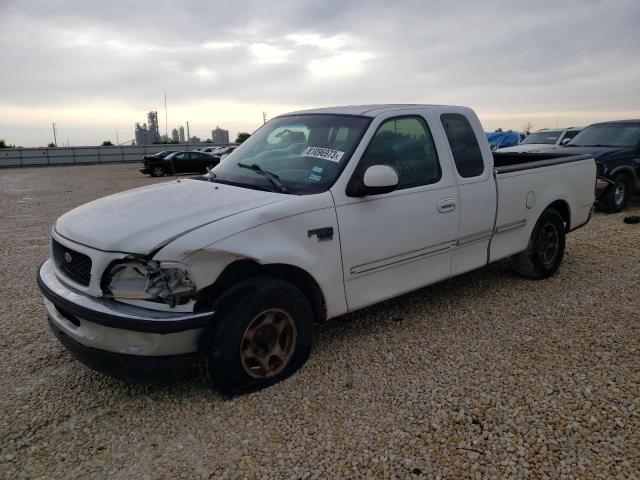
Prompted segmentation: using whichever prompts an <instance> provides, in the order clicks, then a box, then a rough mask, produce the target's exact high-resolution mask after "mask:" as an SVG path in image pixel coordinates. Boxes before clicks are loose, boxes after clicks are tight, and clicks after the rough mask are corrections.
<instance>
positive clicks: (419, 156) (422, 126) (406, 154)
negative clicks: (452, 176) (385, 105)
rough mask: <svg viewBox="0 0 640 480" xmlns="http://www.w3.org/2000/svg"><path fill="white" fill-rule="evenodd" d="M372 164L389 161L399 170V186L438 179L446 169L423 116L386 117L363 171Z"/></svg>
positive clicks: (410, 185) (421, 183)
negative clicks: (387, 118) (443, 169)
mask: <svg viewBox="0 0 640 480" xmlns="http://www.w3.org/2000/svg"><path fill="white" fill-rule="evenodd" d="M372 165H389V166H390V167H393V168H394V169H395V170H396V172H398V179H399V182H398V188H399V189H400V188H410V187H416V186H419V185H427V184H430V183H436V182H437V181H438V180H440V178H441V176H442V173H441V170H440V162H439V161H438V154H437V153H436V148H435V145H434V143H433V138H432V136H431V132H430V131H429V127H428V126H427V124H426V123H425V121H424V120H423V119H422V118H420V117H415V116H411V117H399V118H392V119H389V120H387V121H385V122H384V123H383V124H382V125H380V127H379V128H378V130H377V131H376V133H375V135H374V136H373V138H372V139H371V142H370V143H369V146H368V147H367V150H366V151H365V153H364V155H363V156H362V159H361V160H360V165H359V170H360V172H361V173H364V171H365V170H366V169H367V168H368V167H370V166H372Z"/></svg>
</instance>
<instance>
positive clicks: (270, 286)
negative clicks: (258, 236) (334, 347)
mask: <svg viewBox="0 0 640 480" xmlns="http://www.w3.org/2000/svg"><path fill="white" fill-rule="evenodd" d="M234 290H235V291H236V292H238V293H237V294H235V295H230V296H229V297H228V298H227V300H226V301H223V302H222V305H220V306H219V308H218V309H217V310H218V314H217V315H216V319H215V320H214V325H213V326H212V327H211V329H210V330H209V331H208V332H207V333H205V336H204V339H203V341H202V343H201V347H200V351H199V358H200V361H199V363H200V371H201V373H202V376H203V378H204V379H205V381H207V382H208V383H209V384H210V385H211V386H212V387H214V388H217V389H219V390H221V391H222V392H223V393H225V394H239V393H245V392H250V391H254V390H258V389H261V388H264V387H267V386H269V385H272V384H274V383H276V382H278V381H280V380H283V379H284V378H286V377H288V376H289V375H291V374H292V373H294V372H295V371H296V370H297V369H298V368H299V367H300V366H302V364H304V362H305V361H306V360H307V358H308V357H309V353H310V351H311V345H312V341H313V314H312V312H311V307H310V306H309V303H308V301H307V299H306V297H305V296H304V295H303V293H302V292H301V291H300V290H299V289H298V288H296V287H295V286H293V285H292V284H290V283H288V282H285V281H282V280H278V279H274V278H257V279H252V280H249V281H246V282H243V284H242V285H238V286H236V288H235V289H234Z"/></svg>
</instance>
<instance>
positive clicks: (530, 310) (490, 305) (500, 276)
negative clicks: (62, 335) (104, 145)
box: [0, 165, 640, 478]
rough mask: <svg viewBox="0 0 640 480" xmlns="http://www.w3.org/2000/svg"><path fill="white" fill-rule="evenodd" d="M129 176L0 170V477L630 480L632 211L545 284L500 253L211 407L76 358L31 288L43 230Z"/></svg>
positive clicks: (321, 340)
mask: <svg viewBox="0 0 640 480" xmlns="http://www.w3.org/2000/svg"><path fill="white" fill-rule="evenodd" d="M137 167H138V166H137V165H103V166H78V167H64V168H55V167H52V168H33V169H15V170H0V212H1V217H0V284H1V290H0V291H1V295H2V309H1V310H0V325H1V326H2V328H1V329H0V477H2V478H44V477H46V478H62V477H65V478H73V477H82V478H105V477H110V478H161V477H164V478H238V477H249V478H338V477H360V476H363V477H370V478H412V477H414V478H418V477H422V478H440V477H442V478H457V477H471V478H474V477H475V478H479V477H486V476H489V477H518V478H521V477H537V478H540V477H543V478H544V477H551V478H560V477H565V478H571V477H582V478H594V477H600V478H605V477H606V478H611V477H617V478H639V477H640V360H639V359H638V355H639V353H640V296H639V295H640V225H626V224H624V223H623V222H622V218H623V217H624V215H625V214H626V215H629V214H635V215H640V202H639V201H638V200H635V201H634V204H633V205H632V206H631V208H629V209H627V211H626V212H624V213H623V214H618V215H603V214H597V215H596V216H595V218H594V219H593V221H592V222H591V223H590V224H589V225H587V226H586V227H584V228H582V229H580V230H578V231H576V232H574V233H572V234H571V235H570V236H569V239H568V245H567V254H566V257H565V262H564V264H563V266H562V267H561V269H560V271H559V272H558V274H557V275H556V276H554V277H553V278H551V279H548V280H544V281H531V280H525V279H522V278H520V277H518V276H516V275H515V274H514V273H513V271H512V269H511V266H510V265H509V263H508V262H501V263H499V264H496V265H492V266H490V267H487V268H484V269H482V270H479V271H476V272H472V273H469V274H466V275H463V276H460V277H457V278H454V279H452V280H449V281H446V282H443V283H440V284H438V285H435V286H432V287H430V288H426V289H422V290H419V291H417V292H414V293H411V294H409V295H405V296H403V297H401V298H398V299H395V300H392V301H388V302H385V303H383V304H381V305H379V306H376V307H372V308H368V309H366V310H363V311H360V312H357V313H355V314H351V315H348V316H346V317H343V318H340V319H336V320H334V321H331V322H329V323H328V324H326V325H322V326H320V327H318V329H317V338H316V340H317V342H316V347H315V349H314V351H313V353H312V356H311V359H310V361H309V362H308V363H307V364H306V366H304V367H303V368H302V369H301V370H300V371H299V372H298V373H297V374H296V375H294V376H293V377H291V378H289V379H287V380H286V381H284V382H282V383H280V384H278V385H276V386H273V387H271V388H269V389H267V390H264V391H261V392H257V393H254V394H251V395H247V396H243V397H238V398H232V399H228V398H223V397H221V396H220V395H219V394H217V393H215V392H211V391H210V390H209V389H208V388H207V387H206V386H205V385H204V384H203V383H202V382H201V381H200V380H199V379H197V378H194V379H192V380H188V381H185V382H182V383H179V384H175V385H169V386H161V387H148V386H139V385H128V384H125V383H121V382H119V381H116V380H112V379H109V378H107V377H104V376H102V375H100V374H98V373H95V372H93V371H91V370H90V369H88V368H86V367H84V366H82V365H81V364H79V363H78V362H76V361H75V360H73V358H72V357H71V355H70V354H69V353H68V352H67V351H66V350H64V348H63V347H62V346H61V345H59V344H58V342H57V341H56V339H55V338H54V337H53V335H52V334H51V333H50V331H49V330H48V327H47V324H46V319H45V310H44V307H43V305H42V300H41V297H40V295H39V292H38V289H37V287H36V283H35V274H36V269H37V267H38V265H39V264H40V263H41V262H42V261H44V260H45V259H46V258H47V256H48V234H49V230H50V228H51V226H52V225H53V222H54V221H55V219H56V218H57V217H58V216H59V215H61V214H62V213H64V212H65V211H67V210H69V209H70V208H72V207H75V206H77V205H80V204H82V203H85V202H87V201H89V200H92V199H95V198H98V197H101V196H104V195H106V194H109V193H113V192H117V191H121V190H125V189H128V188H131V187H135V186H139V185H144V184H149V183H152V182H154V181H170V180H167V179H161V180H157V179H155V180H154V179H150V178H148V177H145V176H142V175H141V174H139V173H138V172H137V170H136V168H137Z"/></svg>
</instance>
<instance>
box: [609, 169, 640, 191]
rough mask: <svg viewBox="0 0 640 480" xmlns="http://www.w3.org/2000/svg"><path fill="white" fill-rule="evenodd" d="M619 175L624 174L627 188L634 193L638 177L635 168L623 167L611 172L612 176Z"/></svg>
mask: <svg viewBox="0 0 640 480" xmlns="http://www.w3.org/2000/svg"><path fill="white" fill-rule="evenodd" d="M617 175H622V176H623V177H624V179H625V180H626V181H627V188H628V189H629V193H633V192H634V191H635V190H636V179H635V175H634V172H633V170H631V169H628V168H626V167H623V168H620V169H618V170H614V171H613V172H611V177H612V178H613V177H615V176H617Z"/></svg>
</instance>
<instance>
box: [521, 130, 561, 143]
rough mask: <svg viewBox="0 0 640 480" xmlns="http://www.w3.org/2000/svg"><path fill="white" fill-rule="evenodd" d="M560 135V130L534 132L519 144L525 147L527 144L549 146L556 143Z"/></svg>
mask: <svg viewBox="0 0 640 480" xmlns="http://www.w3.org/2000/svg"><path fill="white" fill-rule="evenodd" d="M561 133H562V130H547V131H544V132H535V133H531V134H530V135H529V136H528V137H527V138H525V139H524V140H522V142H520V143H521V144H522V145H525V144H527V143H546V144H549V145H553V144H554V143H556V142H557V141H558V137H560V134H561Z"/></svg>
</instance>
